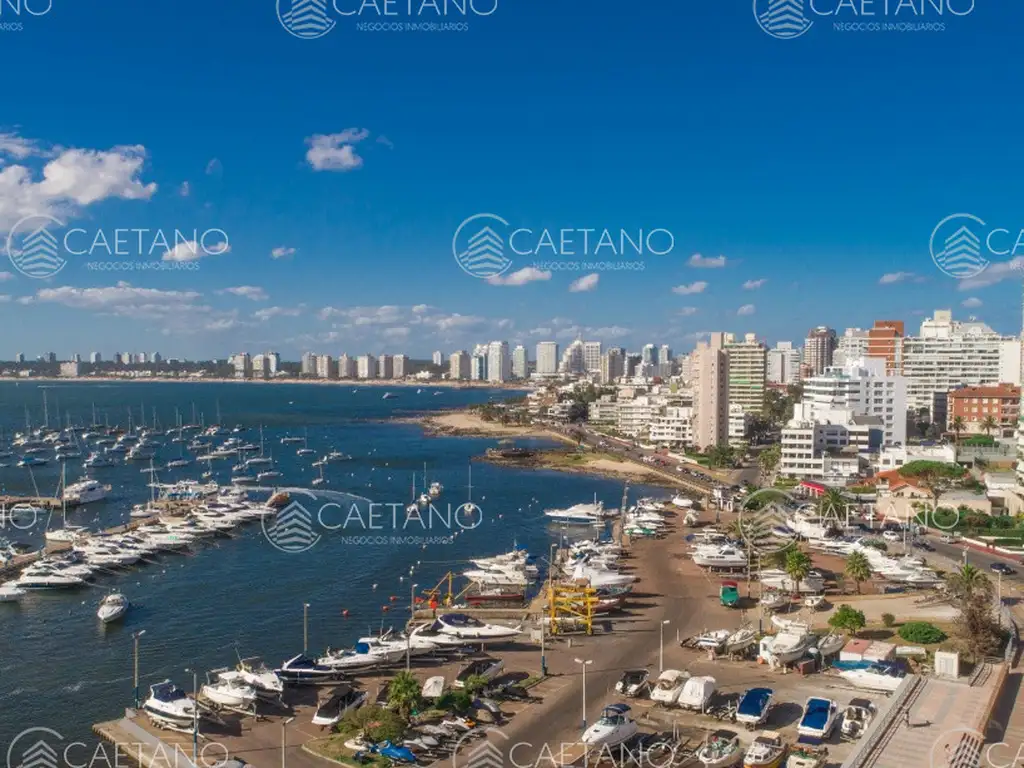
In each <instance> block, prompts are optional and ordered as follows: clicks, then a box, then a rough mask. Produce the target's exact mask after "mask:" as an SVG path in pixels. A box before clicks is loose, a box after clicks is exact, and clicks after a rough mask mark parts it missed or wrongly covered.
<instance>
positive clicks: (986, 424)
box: [953, 416, 999, 435]
mask: <svg viewBox="0 0 1024 768" xmlns="http://www.w3.org/2000/svg"><path fill="white" fill-rule="evenodd" d="M958 418H960V417H959V416H957V417H956V418H955V419H953V420H954V421H956V419H958ZM997 426H999V425H998V424H997V423H996V420H995V419H994V418H993V417H992V416H986V417H985V418H984V419H982V420H981V428H982V429H983V430H985V434H986V435H990V434H992V430H993V429H995V428H996V427H997Z"/></svg>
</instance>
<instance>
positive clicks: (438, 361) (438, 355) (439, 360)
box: [432, 350, 444, 365]
mask: <svg viewBox="0 0 1024 768" xmlns="http://www.w3.org/2000/svg"><path fill="white" fill-rule="evenodd" d="M432 361H433V363H434V365H444V352H442V351H441V350H437V351H436V352H435V353H434V356H433V358H432Z"/></svg>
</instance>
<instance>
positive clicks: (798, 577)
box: [786, 549, 812, 594]
mask: <svg viewBox="0 0 1024 768" xmlns="http://www.w3.org/2000/svg"><path fill="white" fill-rule="evenodd" d="M811 565H812V563H811V558H810V557H808V556H807V553H806V552H804V551H803V550H800V549H791V550H789V552H787V553H786V574H787V575H788V576H789V578H791V579H792V580H793V581H794V582H796V592H797V594H800V582H801V581H803V580H804V579H806V578H807V576H808V574H810V572H811Z"/></svg>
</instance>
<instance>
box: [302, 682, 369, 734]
mask: <svg viewBox="0 0 1024 768" xmlns="http://www.w3.org/2000/svg"><path fill="white" fill-rule="evenodd" d="M364 701H366V691H357V690H356V689H355V688H353V687H352V686H351V685H339V686H338V687H337V688H335V689H334V690H333V691H331V692H330V694H329V695H328V696H327V697H326V698H324V699H323V700H321V702H320V703H319V704H318V705H317V708H316V712H315V713H314V714H313V725H319V726H320V727H321V728H326V727H327V726H330V725H337V724H338V722H339V721H340V720H341V718H342V717H344V716H345V713H346V712H348V711H349V710H350V709H356V708H358V707H360V706H361V705H362V704H363V702H364Z"/></svg>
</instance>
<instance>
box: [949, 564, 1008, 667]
mask: <svg viewBox="0 0 1024 768" xmlns="http://www.w3.org/2000/svg"><path fill="white" fill-rule="evenodd" d="M946 585H947V587H948V589H949V593H950V594H951V595H952V596H953V597H954V598H955V599H956V603H957V608H958V609H959V614H958V615H957V619H956V625H957V629H958V632H959V635H960V638H961V640H962V641H963V643H964V645H965V646H966V647H967V651H968V653H969V654H970V655H971V658H972V659H973V660H974V661H975V662H977V661H978V660H979V659H981V658H983V657H984V656H986V655H988V654H990V653H993V652H994V651H995V650H996V649H997V648H998V647H999V643H1000V640H1001V636H1002V633H1001V631H1000V629H999V625H998V623H997V622H996V620H995V618H994V617H993V615H992V605H993V603H992V593H993V588H992V582H991V581H990V580H989V578H988V576H986V575H985V574H984V573H982V572H981V571H979V570H978V569H977V568H975V567H974V566H973V565H969V564H968V565H962V566H961V567H960V568H958V569H957V570H956V571H954V572H953V573H951V574H949V575H947V576H946Z"/></svg>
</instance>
